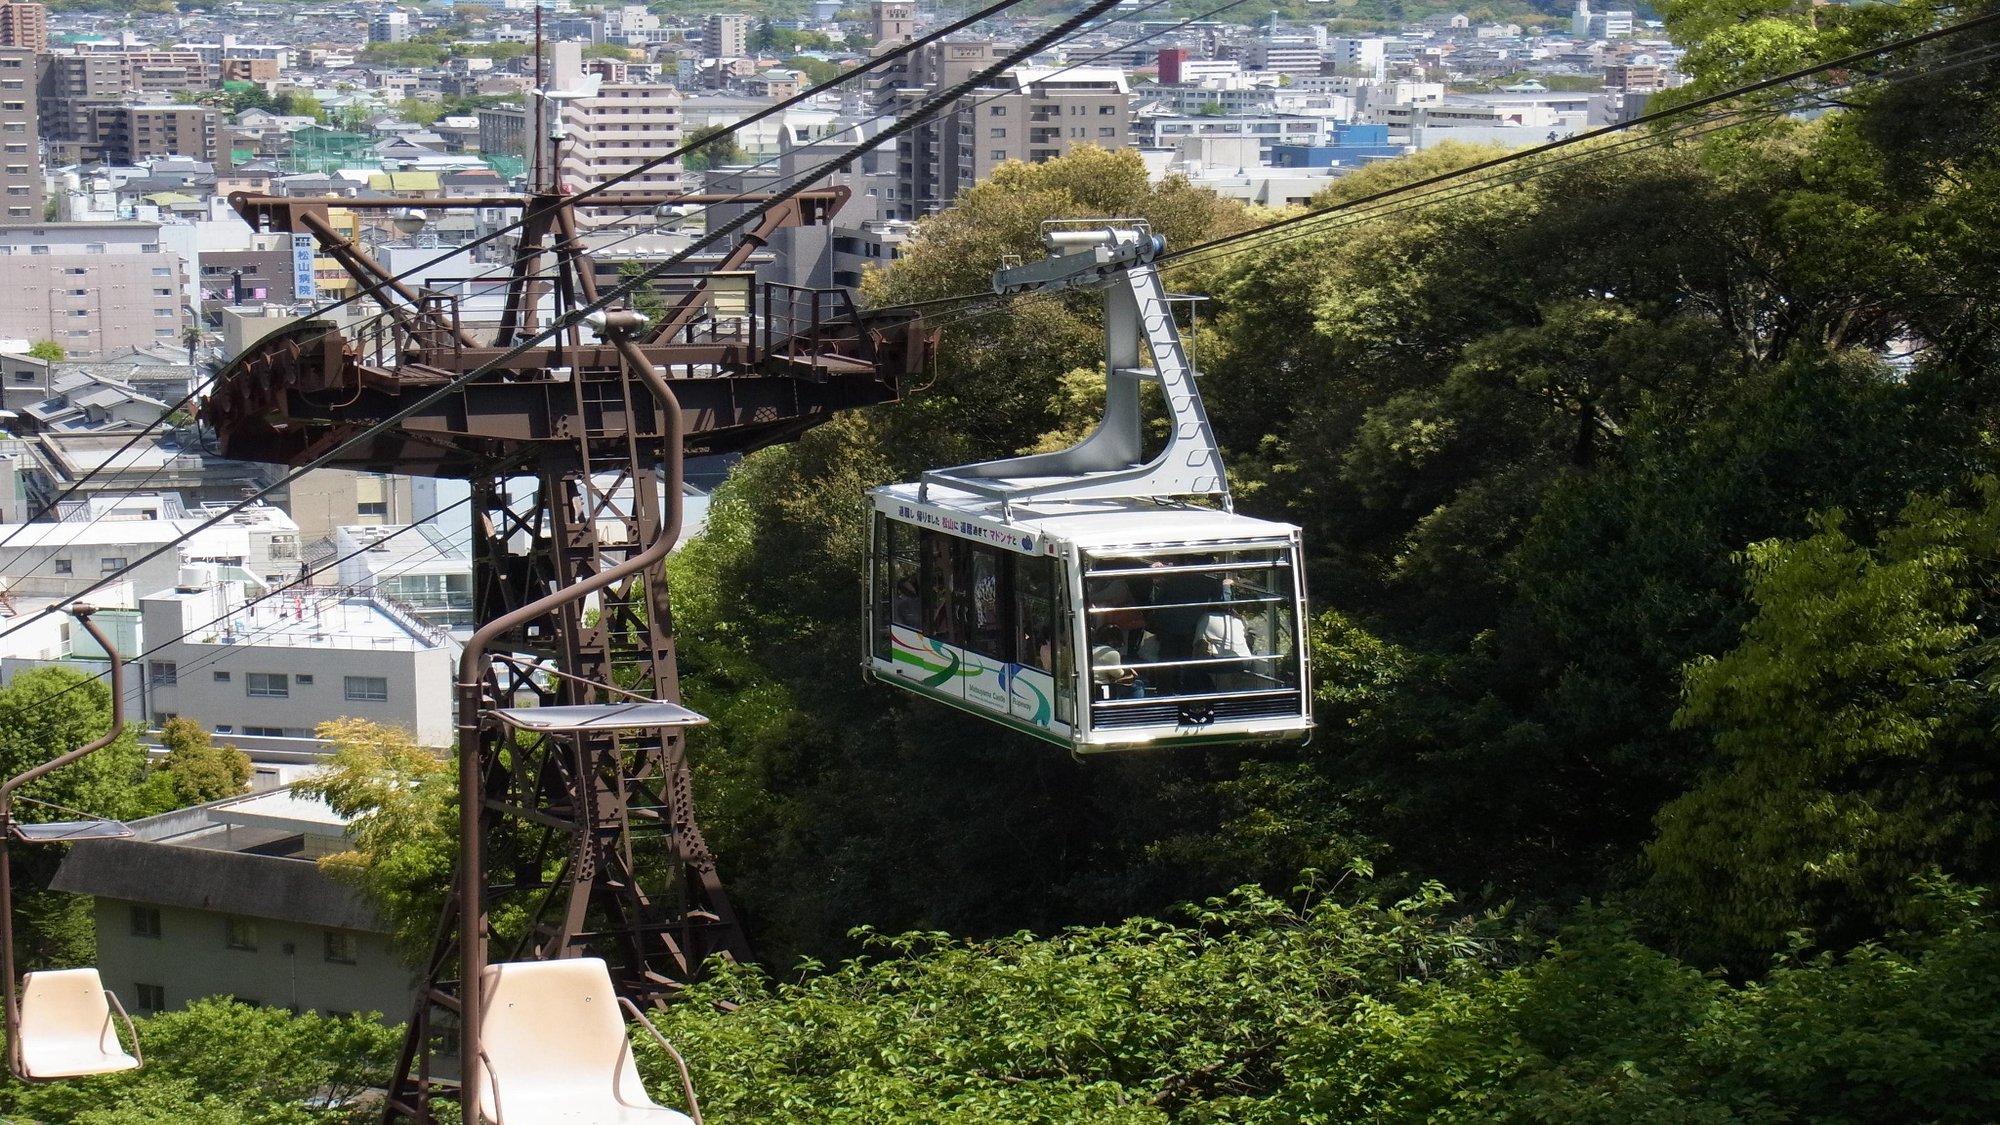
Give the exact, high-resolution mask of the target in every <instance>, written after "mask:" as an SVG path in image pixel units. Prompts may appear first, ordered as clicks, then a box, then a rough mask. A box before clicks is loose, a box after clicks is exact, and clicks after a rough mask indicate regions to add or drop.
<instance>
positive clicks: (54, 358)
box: [28, 340, 69, 363]
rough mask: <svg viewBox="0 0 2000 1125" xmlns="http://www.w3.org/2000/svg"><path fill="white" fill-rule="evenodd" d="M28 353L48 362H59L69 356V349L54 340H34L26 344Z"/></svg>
mask: <svg viewBox="0 0 2000 1125" xmlns="http://www.w3.org/2000/svg"><path fill="white" fill-rule="evenodd" d="M28 354H29V355H31V356H34V357H35V358H36V359H40V360H47V361H48V362H50V363H61V362H62V361H63V360H66V359H68V358H69V349H67V348H65V347H63V346H62V345H61V344H58V343H56V342H55V341H54V340H36V341H35V342H34V343H33V344H30V345H29V346H28Z"/></svg>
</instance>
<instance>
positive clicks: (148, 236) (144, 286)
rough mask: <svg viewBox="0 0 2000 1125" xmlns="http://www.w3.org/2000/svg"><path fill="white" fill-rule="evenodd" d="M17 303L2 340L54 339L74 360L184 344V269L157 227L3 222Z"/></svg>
mask: <svg viewBox="0 0 2000 1125" xmlns="http://www.w3.org/2000/svg"><path fill="white" fill-rule="evenodd" d="M0 258H4V259H6V266H5V268H6V271H7V277H8V281H9V289H10V293H11V299H10V300H7V301H4V302H0V337H12V338H15V339H22V340H54V341H55V342H56V343H58V344H61V345H62V346H63V350H65V351H66V352H68V353H69V356H70V358H71V359H96V358H101V357H102V356H104V355H107V354H109V353H111V352H114V351H122V350H124V349H127V348H149V347H153V346H154V345H157V344H161V343H164V344H166V345H168V346H170V347H171V346H173V345H175V344H177V343H179V341H180V338H181V330H182V329H183V328H185V327H186V326H187V313H186V310H185V307H184V306H183V305H182V303H181V281H180V276H181V262H180V259H179V258H178V257H177V256H175V255H174V254H172V253H169V252H166V251H165V250H163V249H162V248H161V246H160V228H159V225H158V224H157V223H140V222H126V221H121V222H108V223H34V222H32V221H31V222H29V223H22V222H20V221H19V220H18V219H14V220H9V221H8V222H5V223H0Z"/></svg>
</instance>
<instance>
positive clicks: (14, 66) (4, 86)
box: [0, 4, 44, 223]
mask: <svg viewBox="0 0 2000 1125" xmlns="http://www.w3.org/2000/svg"><path fill="white" fill-rule="evenodd" d="M40 6H41V5H39V4H35V5H16V4H0V12H5V11H6V10H8V9H10V8H15V7H36V8H39V7H40ZM35 67H36V55H35V52H34V51H33V50H31V49H29V48H26V47H0V221H4V222H10V223H22V222H34V221H35V220H37V219H40V218H41V217H42V207H43V206H44V197H43V190H44V189H43V180H42V160H41V151H40V149H41V144H40V140H41V119H40V116H39V114H40V106H39V104H38V94H37V91H36V89H35V86H36V82H35Z"/></svg>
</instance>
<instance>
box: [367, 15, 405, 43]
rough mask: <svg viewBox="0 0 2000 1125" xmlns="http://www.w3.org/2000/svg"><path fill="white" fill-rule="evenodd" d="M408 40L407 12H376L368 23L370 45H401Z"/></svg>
mask: <svg viewBox="0 0 2000 1125" xmlns="http://www.w3.org/2000/svg"><path fill="white" fill-rule="evenodd" d="M409 38H410V17H409V14H408V13H407V12H398V11H395V10H393V9H391V10H390V11H386V12H377V13H375V16H374V18H373V19H370V20H369V21H368V41H369V42H370V43H402V42H404V41H406V40H408V39H409Z"/></svg>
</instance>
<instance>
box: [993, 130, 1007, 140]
mask: <svg viewBox="0 0 2000 1125" xmlns="http://www.w3.org/2000/svg"><path fill="white" fill-rule="evenodd" d="M989 133H990V134H991V135H992V137H993V139H994V140H996V141H1004V140H1006V139H1007V130H1005V129H992V130H989Z"/></svg>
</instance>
